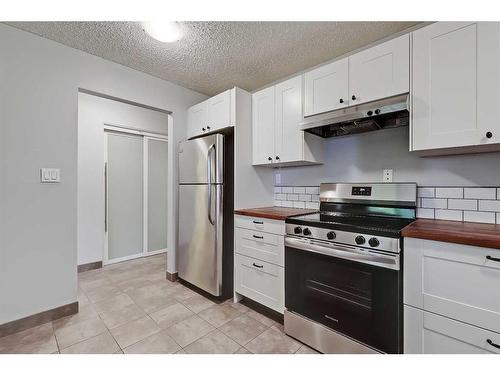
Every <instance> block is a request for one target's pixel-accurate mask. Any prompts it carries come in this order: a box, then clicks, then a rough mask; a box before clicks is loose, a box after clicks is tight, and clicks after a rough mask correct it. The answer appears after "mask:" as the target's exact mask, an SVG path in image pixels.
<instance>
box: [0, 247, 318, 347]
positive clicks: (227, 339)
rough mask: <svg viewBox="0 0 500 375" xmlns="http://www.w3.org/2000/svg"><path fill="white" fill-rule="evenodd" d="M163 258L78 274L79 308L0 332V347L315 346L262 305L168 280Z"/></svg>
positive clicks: (155, 257) (136, 261)
mask: <svg viewBox="0 0 500 375" xmlns="http://www.w3.org/2000/svg"><path fill="white" fill-rule="evenodd" d="M165 258H166V257H165V256H164V255H157V256H152V257H147V258H142V259H138V260H132V261H128V262H123V263H119V264H114V265H110V266H106V267H104V268H102V269H99V270H93V271H88V272H84V273H81V274H79V275H78V300H79V302H80V311H79V313H78V314H76V315H73V316H70V317H66V318H63V319H60V320H57V321H54V322H51V323H46V324H43V325H40V326H38V327H34V328H31V329H28V330H26V331H23V332H19V333H16V334H13V335H10V336H6V337H3V338H0V353H62V354H65V353H71V354H77V353H80V354H84V353H85V354H90V353H103V354H105V353H108V354H112V353H125V354H128V353H136V354H137V353H152V354H153V353H155V354H156V353H179V354H181V353H182V354H186V353H187V354H189V353H193V354H201V353H228V354H229V353H259V354H262V353H287V354H292V353H297V354H307V353H315V352H314V351H313V350H312V349H310V348H308V347H307V346H305V345H302V344H301V343H300V342H298V341H296V340H294V339H292V338H291V337H289V336H287V335H285V334H284V333H283V326H282V325H281V324H279V323H276V322H275V321H274V320H272V319H269V318H268V317H266V316H264V315H262V314H260V313H259V312H257V311H254V310H251V309H250V308H248V307H246V306H244V305H242V304H239V303H237V304H234V303H232V302H231V301H225V302H223V303H214V302H213V301H211V300H210V299H207V298H205V297H203V296H201V295H200V294H198V293H196V292H194V291H193V290H191V289H189V288H187V287H185V286H184V285H182V284H180V283H178V282H175V283H173V282H170V281H167V280H165V269H166V264H165V262H166V261H165Z"/></svg>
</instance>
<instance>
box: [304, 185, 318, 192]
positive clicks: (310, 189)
mask: <svg viewBox="0 0 500 375" xmlns="http://www.w3.org/2000/svg"><path fill="white" fill-rule="evenodd" d="M306 193H307V194H319V186H306Z"/></svg>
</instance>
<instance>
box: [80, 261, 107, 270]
mask: <svg viewBox="0 0 500 375" xmlns="http://www.w3.org/2000/svg"><path fill="white" fill-rule="evenodd" d="M98 268H102V261H99V262H92V263H85V264H79V265H78V273H80V272H85V271H90V270H96V269H98Z"/></svg>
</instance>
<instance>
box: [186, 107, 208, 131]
mask: <svg viewBox="0 0 500 375" xmlns="http://www.w3.org/2000/svg"><path fill="white" fill-rule="evenodd" d="M207 118H208V107H207V101H204V102H201V103H199V104H196V105H194V106H192V107H191V108H189V109H188V126H187V138H191V137H194V136H195V135H198V134H202V133H204V132H206V127H207ZM203 129H205V130H203Z"/></svg>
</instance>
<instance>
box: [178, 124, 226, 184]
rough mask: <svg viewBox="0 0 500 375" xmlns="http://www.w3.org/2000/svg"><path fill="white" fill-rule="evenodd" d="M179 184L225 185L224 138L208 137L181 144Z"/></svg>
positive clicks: (217, 135) (221, 136)
mask: <svg viewBox="0 0 500 375" xmlns="http://www.w3.org/2000/svg"><path fill="white" fill-rule="evenodd" d="M178 151H179V184H207V183H213V184H221V183H223V182H224V181H223V176H224V173H223V172H224V171H223V166H224V136H223V135H222V134H213V135H208V136H206V137H202V138H196V139H192V140H189V141H184V142H180V143H179V150H178Z"/></svg>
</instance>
